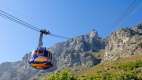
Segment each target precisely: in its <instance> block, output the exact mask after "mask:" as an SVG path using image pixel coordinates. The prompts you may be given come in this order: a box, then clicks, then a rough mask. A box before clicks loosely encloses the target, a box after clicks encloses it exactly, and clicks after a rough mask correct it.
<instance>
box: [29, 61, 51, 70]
mask: <svg viewBox="0 0 142 80" xmlns="http://www.w3.org/2000/svg"><path fill="white" fill-rule="evenodd" d="M31 66H32V67H33V68H35V69H39V70H45V69H49V68H51V67H52V66H53V64H51V62H48V63H43V62H42V63H40V62H34V63H32V64H31Z"/></svg>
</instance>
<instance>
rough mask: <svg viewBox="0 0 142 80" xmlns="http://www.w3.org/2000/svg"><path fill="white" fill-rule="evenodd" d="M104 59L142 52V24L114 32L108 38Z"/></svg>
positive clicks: (113, 58)
mask: <svg viewBox="0 0 142 80" xmlns="http://www.w3.org/2000/svg"><path fill="white" fill-rule="evenodd" d="M105 50H106V52H105V57H104V60H116V59H118V58H120V57H128V56H131V55H136V54H142V24H139V25H137V26H134V27H132V28H123V29H120V30H118V31H116V32H113V33H112V34H111V35H110V36H109V37H108V39H107V45H106V48H105Z"/></svg>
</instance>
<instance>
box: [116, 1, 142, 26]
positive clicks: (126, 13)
mask: <svg viewBox="0 0 142 80" xmlns="http://www.w3.org/2000/svg"><path fill="white" fill-rule="evenodd" d="M138 1H139V2H138ZM140 3H141V0H133V1H132V2H131V3H130V4H129V5H128V7H127V8H126V10H125V11H124V12H123V13H122V15H121V16H120V17H119V18H118V19H117V20H116V21H115V25H116V26H120V25H121V24H122V23H123V21H124V20H126V19H128V17H129V16H130V15H131V14H132V13H133V12H134V11H135V10H136V8H137V7H138V6H139V5H140Z"/></svg>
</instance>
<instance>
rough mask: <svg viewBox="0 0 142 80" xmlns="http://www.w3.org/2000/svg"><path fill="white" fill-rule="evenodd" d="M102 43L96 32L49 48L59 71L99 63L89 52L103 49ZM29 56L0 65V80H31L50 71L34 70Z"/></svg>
mask: <svg viewBox="0 0 142 80" xmlns="http://www.w3.org/2000/svg"><path fill="white" fill-rule="evenodd" d="M104 47H105V45H104V41H103V40H102V39H101V38H100V37H99V36H98V33H97V32H96V31H93V32H90V33H88V34H86V35H81V36H78V37H76V38H72V39H70V40H67V41H66V42H62V43H57V44H55V45H54V46H53V47H51V48H49V50H51V52H52V53H53V61H54V64H55V65H56V68H53V70H59V69H62V68H64V67H75V66H78V65H84V66H92V65H95V64H97V63H99V62H100V60H98V59H97V58H95V57H94V56H93V55H92V54H91V52H93V51H99V50H100V49H104ZM29 58H30V54H26V55H25V56H24V57H23V59H22V60H21V61H17V62H6V63H2V64H0V80H32V79H33V78H36V77H37V76H38V75H40V74H44V73H47V72H49V71H52V70H44V71H42V70H40V71H39V70H35V69H33V68H31V67H30V65H29V64H28V60H29Z"/></svg>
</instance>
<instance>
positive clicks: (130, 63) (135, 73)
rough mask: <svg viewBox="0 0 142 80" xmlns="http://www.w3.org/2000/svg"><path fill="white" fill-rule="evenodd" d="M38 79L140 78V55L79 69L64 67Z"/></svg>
mask: <svg viewBox="0 0 142 80" xmlns="http://www.w3.org/2000/svg"><path fill="white" fill-rule="evenodd" d="M40 80H142V56H132V57H128V58H121V59H119V60H117V61H110V62H105V63H101V64H99V65H97V66H95V67H92V68H87V69H82V70H79V71H76V70H74V71H73V70H69V69H65V70H62V71H60V72H56V73H52V74H49V75H46V76H41V78H40Z"/></svg>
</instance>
